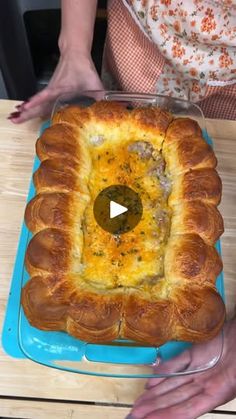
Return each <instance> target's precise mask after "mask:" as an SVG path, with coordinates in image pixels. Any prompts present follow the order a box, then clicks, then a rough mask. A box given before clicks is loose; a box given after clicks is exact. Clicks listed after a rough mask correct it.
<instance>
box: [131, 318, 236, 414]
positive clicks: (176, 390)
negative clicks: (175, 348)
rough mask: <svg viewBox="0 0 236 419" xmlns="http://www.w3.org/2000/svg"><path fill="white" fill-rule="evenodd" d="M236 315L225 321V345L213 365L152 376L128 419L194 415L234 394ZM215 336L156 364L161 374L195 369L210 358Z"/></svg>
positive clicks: (223, 401)
mask: <svg viewBox="0 0 236 419" xmlns="http://www.w3.org/2000/svg"><path fill="white" fill-rule="evenodd" d="M235 342H236V319H233V320H231V321H229V322H228V323H226V324H225V327H224V348H223V354H222V357H221V359H220V361H219V362H218V363H217V364H216V366H215V367H213V368H211V369H209V370H207V371H205V372H201V373H195V374H190V375H187V376H182V377H181V376H179V377H171V378H159V379H156V378H151V379H149V381H148V382H147V385H146V391H145V393H144V394H143V395H142V396H141V397H139V399H138V400H137V401H136V402H135V404H134V407H133V409H132V412H131V414H130V415H129V416H128V418H129V419H144V418H145V419H195V418H198V417H199V416H201V415H203V414H204V413H207V412H210V411H211V410H212V409H214V408H215V407H217V406H220V405H222V404H224V403H227V402H228V401H230V400H232V399H233V398H235V397H236V358H235ZM214 345H215V343H214V340H213V341H211V342H209V343H206V344H199V345H194V346H193V347H192V348H191V349H190V350H187V351H185V352H184V353H183V354H181V355H180V356H178V357H176V358H175V359H173V360H170V361H168V362H166V363H165V364H163V366H160V367H157V368H158V369H157V371H158V373H160V374H164V373H167V372H168V371H172V372H177V371H181V370H183V369H186V368H188V369H194V367H195V366H196V365H200V364H201V365H203V364H204V360H205V361H206V362H207V360H209V359H211V353H214Z"/></svg>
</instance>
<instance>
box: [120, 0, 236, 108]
mask: <svg viewBox="0 0 236 419" xmlns="http://www.w3.org/2000/svg"><path fill="white" fill-rule="evenodd" d="M123 3H124V4H125V5H126V7H127V8H129V10H130V13H131V14H132V15H133V17H134V19H135V20H136V23H138V25H139V26H140V27H141V29H142V30H143V32H144V33H145V35H146V36H147V37H148V38H149V39H150V40H151V41H152V42H154V43H155V44H156V45H157V47H158V49H159V51H160V53H161V54H162V55H163V56H164V57H165V66H164V69H163V71H162V73H161V75H160V76H159V77H158V92H159V93H161V94H165V95H169V94H171V92H172V93H173V91H174V92H175V96H178V97H183V98H186V99H191V100H193V101H199V100H201V99H202V98H204V96H205V92H206V89H207V86H226V85H231V84H235V83H236V0H222V1H217V0H186V1H180V0H123Z"/></svg>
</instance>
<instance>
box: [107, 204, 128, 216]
mask: <svg viewBox="0 0 236 419" xmlns="http://www.w3.org/2000/svg"><path fill="white" fill-rule="evenodd" d="M126 211H128V208H126V207H124V206H123V205H120V204H117V202H114V201H111V202H110V218H115V217H118V215H121V214H124V213H125V212H126Z"/></svg>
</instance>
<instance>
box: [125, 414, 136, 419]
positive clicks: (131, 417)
mask: <svg viewBox="0 0 236 419" xmlns="http://www.w3.org/2000/svg"><path fill="white" fill-rule="evenodd" d="M125 419H135V418H134V416H132V415H128V416H126V418H125Z"/></svg>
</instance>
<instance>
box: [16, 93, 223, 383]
mask: <svg viewBox="0 0 236 419" xmlns="http://www.w3.org/2000/svg"><path fill="white" fill-rule="evenodd" d="M99 100H106V101H111V100H112V101H119V102H122V103H123V104H124V105H125V106H127V107H128V108H134V107H137V106H150V105H152V106H160V107H162V108H165V109H168V110H170V111H171V112H172V113H173V114H174V115H175V116H188V117H190V118H192V119H195V120H197V121H198V123H199V125H200V126H201V128H202V130H203V135H204V138H205V140H206V141H207V142H209V143H210V144H211V140H210V138H209V137H208V135H207V131H206V123H205V119H204V116H203V113H202V111H201V109H200V108H199V107H198V106H196V105H195V104H193V103H190V102H188V101H184V100H179V99H173V98H170V97H165V96H159V95H156V94H141V93H129V92H108V91H93V92H92V91H90V92H83V94H81V95H79V96H78V95H75V94H74V93H67V94H66V95H63V96H62V97H60V98H59V99H58V100H57V101H56V103H55V105H54V108H53V112H52V115H54V113H55V112H57V111H58V110H59V109H61V108H62V107H65V106H68V105H71V104H78V105H80V106H83V107H86V106H89V105H91V104H92V103H94V102H95V101H99ZM38 166H39V160H38V158H37V157H36V160H35V164H34V169H33V170H34V171H35V170H36V169H37V168H38ZM34 195H35V189H34V185H33V182H31V186H30V191H29V196H28V201H29V200H31V199H32V198H33V196H34ZM25 228H26V227H25ZM31 237H32V235H31V233H30V232H29V231H28V230H27V240H26V246H25V250H26V247H27V245H28V243H29V240H30V239H31ZM216 248H217V250H218V252H220V243H219V242H218V243H217V245H216ZM22 254H24V252H22ZM21 268H22V269H21V281H22V286H24V285H25V283H26V282H27V281H28V279H29V276H28V274H27V272H26V270H25V268H24V260H23V259H22V266H21ZM216 285H217V289H218V292H219V293H220V295H221V296H222V298H223V299H224V285H223V275H222V274H221V275H220V276H219V277H218V278H217V283H216ZM18 326H19V327H18V336H19V346H20V348H21V350H22V352H23V353H24V354H25V356H26V357H27V358H29V359H31V360H33V361H35V362H38V363H40V364H43V365H47V366H49V367H53V368H58V369H61V370H66V371H71V372H76V373H82V374H91V375H100V376H112V377H127V378H133V377H136V378H138V377H140V378H146V377H163V376H164V377H170V376H177V375H184V374H192V373H197V372H202V371H205V370H207V369H209V368H212V367H213V366H215V365H216V363H217V362H218V361H219V359H220V357H221V354H222V350H223V332H221V333H220V334H219V335H218V336H217V337H215V338H214V339H213V340H212V341H208V342H207V343H205V344H198V345H197V344H194V345H192V344H190V343H186V342H175V341H171V342H168V343H166V344H164V345H162V346H160V347H150V346H145V345H139V344H137V343H135V342H131V341H125V340H119V341H114V342H111V343H110V344H91V343H86V342H83V341H80V340H78V339H75V338H73V337H72V336H69V335H68V334H67V333H64V332H48V331H47V332H46V331H42V330H39V329H36V328H34V327H32V326H31V325H30V324H29V323H28V321H27V319H26V317H25V315H24V312H23V309H22V307H21V308H20V312H19V325H18ZM197 347H198V349H200V351H199V350H198V351H197V352H196V348H197Z"/></svg>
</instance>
